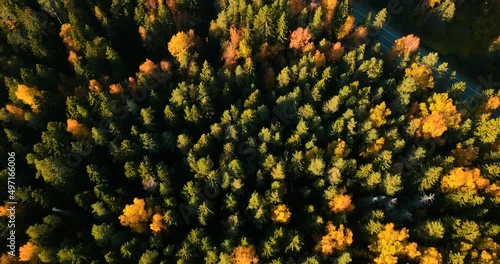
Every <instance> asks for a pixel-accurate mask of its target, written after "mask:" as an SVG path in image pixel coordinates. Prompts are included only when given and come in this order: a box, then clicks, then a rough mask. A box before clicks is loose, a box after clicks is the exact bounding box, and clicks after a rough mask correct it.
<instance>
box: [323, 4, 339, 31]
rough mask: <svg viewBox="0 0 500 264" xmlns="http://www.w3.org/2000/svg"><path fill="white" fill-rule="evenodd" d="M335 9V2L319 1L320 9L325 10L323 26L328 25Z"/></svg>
mask: <svg viewBox="0 0 500 264" xmlns="http://www.w3.org/2000/svg"><path fill="white" fill-rule="evenodd" d="M336 7H337V0H321V8H322V9H323V10H325V11H324V12H325V24H326V25H330V24H331V23H332V20H333V15H334V14H335V8H336Z"/></svg>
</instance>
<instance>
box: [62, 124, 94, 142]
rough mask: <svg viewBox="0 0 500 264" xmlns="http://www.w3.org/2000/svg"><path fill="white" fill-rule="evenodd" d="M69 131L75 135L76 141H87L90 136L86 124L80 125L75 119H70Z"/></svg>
mask: <svg viewBox="0 0 500 264" xmlns="http://www.w3.org/2000/svg"><path fill="white" fill-rule="evenodd" d="M66 124H67V129H66V130H67V131H68V132H69V133H71V134H72V135H73V137H74V138H75V139H76V140H79V141H82V140H85V139H86V138H87V137H88V136H89V135H90V129H89V128H87V127H86V126H85V125H84V124H80V123H79V122H78V121H77V120H75V119H68V120H67V121H66Z"/></svg>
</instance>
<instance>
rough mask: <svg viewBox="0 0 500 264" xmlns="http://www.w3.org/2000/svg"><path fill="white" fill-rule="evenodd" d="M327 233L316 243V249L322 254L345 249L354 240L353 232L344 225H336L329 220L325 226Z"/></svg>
mask: <svg viewBox="0 0 500 264" xmlns="http://www.w3.org/2000/svg"><path fill="white" fill-rule="evenodd" d="M325 230H326V235H324V236H323V237H322V238H321V241H320V242H319V243H318V244H317V245H316V248H315V249H316V250H317V251H319V252H321V254H322V255H324V256H326V255H331V254H332V253H334V251H343V250H345V249H346V248H347V247H348V246H349V245H351V244H352V242H353V234H352V231H351V230H350V229H349V228H344V225H340V226H339V227H336V226H334V225H333V223H332V222H328V223H327V224H326V227H325Z"/></svg>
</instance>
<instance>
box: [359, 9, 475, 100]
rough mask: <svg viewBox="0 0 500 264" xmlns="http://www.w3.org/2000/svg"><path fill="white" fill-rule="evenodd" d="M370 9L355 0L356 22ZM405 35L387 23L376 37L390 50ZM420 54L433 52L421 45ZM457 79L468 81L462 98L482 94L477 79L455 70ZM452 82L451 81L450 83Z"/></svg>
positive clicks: (363, 17) (439, 61)
mask: <svg viewBox="0 0 500 264" xmlns="http://www.w3.org/2000/svg"><path fill="white" fill-rule="evenodd" d="M361 2H363V1H361ZM369 12H370V11H369V9H368V8H367V6H366V4H364V3H360V2H359V1H353V4H352V15H353V16H354V17H355V18H356V22H357V23H358V24H359V23H362V22H363V21H364V20H365V19H366V17H367V16H368V13H369ZM375 15H376V12H374V13H373V15H372V17H374V16H375ZM401 37H403V34H402V33H400V32H398V31H397V30H396V29H395V28H394V27H391V25H387V24H386V25H385V26H384V27H382V30H381V31H380V32H379V34H377V35H376V36H375V37H374V39H376V40H378V42H380V45H381V47H382V49H383V50H385V51H388V50H390V49H391V48H392V46H393V45H394V42H395V41H396V40H397V39H399V38H401ZM418 51H419V52H420V54H422V56H426V55H428V54H429V53H431V52H433V51H430V50H429V49H426V48H423V47H420V48H419V50H418ZM443 62H444V61H442V60H441V59H439V60H438V63H437V64H438V65H439V64H441V63H443ZM452 71H453V69H450V68H448V70H447V72H448V73H450V72H452ZM455 73H456V75H455V80H454V81H453V82H465V83H466V88H465V92H464V97H463V98H462V99H472V98H473V96H474V95H477V94H480V92H479V91H478V90H480V87H481V84H479V82H477V81H473V80H471V79H469V78H467V77H466V76H464V75H462V74H460V73H459V72H458V71H457V70H455ZM451 84H452V83H451V82H450V85H451Z"/></svg>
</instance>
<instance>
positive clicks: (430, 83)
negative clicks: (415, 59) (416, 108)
mask: <svg viewBox="0 0 500 264" xmlns="http://www.w3.org/2000/svg"><path fill="white" fill-rule="evenodd" d="M405 76H406V77H412V78H413V79H414V80H415V82H416V84H417V86H418V87H422V88H428V89H432V88H434V77H433V76H432V70H431V69H430V68H429V67H428V66H427V65H425V64H420V63H412V64H411V66H410V68H406V69H405Z"/></svg>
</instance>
